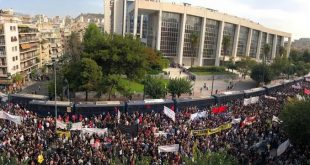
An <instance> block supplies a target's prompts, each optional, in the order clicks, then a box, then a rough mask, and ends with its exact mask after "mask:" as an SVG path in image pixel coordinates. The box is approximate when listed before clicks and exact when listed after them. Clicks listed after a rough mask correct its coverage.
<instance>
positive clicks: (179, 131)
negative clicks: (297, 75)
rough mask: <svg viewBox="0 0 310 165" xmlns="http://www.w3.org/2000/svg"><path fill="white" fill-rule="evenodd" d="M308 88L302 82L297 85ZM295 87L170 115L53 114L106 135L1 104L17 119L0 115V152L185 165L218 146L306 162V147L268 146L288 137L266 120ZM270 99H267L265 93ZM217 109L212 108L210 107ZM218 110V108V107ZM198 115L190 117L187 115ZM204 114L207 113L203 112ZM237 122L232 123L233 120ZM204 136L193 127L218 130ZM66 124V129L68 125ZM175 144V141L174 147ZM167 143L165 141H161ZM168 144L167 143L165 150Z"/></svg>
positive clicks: (57, 160) (250, 157)
mask: <svg viewBox="0 0 310 165" xmlns="http://www.w3.org/2000/svg"><path fill="white" fill-rule="evenodd" d="M301 85H304V86H305V85H306V86H307V87H309V84H301ZM301 92H303V90H302V89H293V88H292V87H286V88H284V89H281V91H275V92H273V93H272V94H270V97H269V98H268V97H263V96H260V98H259V101H258V102H256V103H251V104H249V105H247V106H245V105H244V100H240V99H237V100H233V101H232V102H231V103H230V104H227V105H217V106H214V107H205V108H203V109H197V108H196V107H195V106H192V107H187V108H184V109H181V110H179V112H174V113H173V114H175V121H173V120H172V119H171V118H169V117H168V116H167V115H166V114H165V113H164V112H161V113H155V112H148V113H139V112H134V113H132V114H130V113H120V112H119V110H117V109H115V113H113V114H112V113H111V114H110V113H106V114H102V115H97V116H93V117H89V118H87V117H83V116H82V115H78V114H76V115H69V114H66V115H64V116H58V118H57V120H58V122H59V123H66V124H68V125H69V127H70V126H72V123H73V124H74V123H78V122H82V125H83V129H87V128H89V129H91V128H98V130H101V129H104V128H107V129H108V133H107V134H98V133H94V134H91V133H83V131H79V130H75V131H66V130H65V129H67V128H65V129H63V130H61V129H59V131H62V132H61V135H57V134H56V132H55V130H56V129H55V123H56V122H55V119H54V118H53V117H51V116H47V117H44V118H42V117H38V116H37V115H36V114H35V113H33V112H29V111H27V110H26V109H24V108H23V107H19V106H18V105H12V104H9V105H5V106H3V107H2V109H3V111H5V112H6V113H8V114H11V115H16V116H22V117H23V121H22V124H20V125H16V124H15V123H13V122H11V121H10V120H3V119H1V120H0V142H1V143H0V154H2V155H3V156H6V157H8V158H15V159H16V161H17V162H18V163H21V162H23V161H29V162H30V163H34V164H39V163H40V162H43V163H44V164H50V165H54V164H55V165H56V164H68V165H75V164H89V165H90V164H111V163H112V161H115V160H116V159H119V160H120V161H121V162H122V163H123V164H135V162H136V161H138V160H140V159H141V158H142V157H143V156H149V157H151V160H150V164H152V165H157V164H163V163H164V162H165V161H167V162H168V163H169V164H175V165H178V164H184V158H189V159H192V158H193V155H194V154H195V153H194V148H197V149H199V150H200V151H201V152H203V153H206V152H208V151H212V152H213V151H223V150H226V151H227V152H228V153H229V154H231V155H232V156H234V157H235V158H237V160H238V162H239V164H284V165H286V164H287V165H288V164H306V161H307V158H309V157H310V155H309V148H306V149H305V150H303V151H302V150H300V149H299V148H296V147H295V146H289V147H288V148H287V149H286V151H285V152H284V153H283V154H281V155H279V156H277V154H275V150H276V149H277V148H278V146H279V145H280V144H281V143H283V142H284V141H286V140H287V136H286V134H285V133H284V132H283V131H282V130H281V129H280V123H278V122H273V121H272V119H273V116H278V115H279V113H280V111H281V108H282V107H283V104H284V103H285V102H286V100H287V97H294V96H295V95H296V94H298V93H301ZM273 97H274V98H276V100H274V99H270V98H273ZM216 107H221V108H222V109H221V111H217V113H214V112H215V111H213V110H214V108H216ZM223 108H224V109H223ZM198 112H199V114H200V115H197V116H198V117H195V118H192V117H191V116H192V114H196V113H197V114H198ZM204 112H206V113H204ZM232 121H236V122H232ZM227 123H228V126H231V125H230V123H233V124H232V126H231V128H230V127H227V128H226V129H223V130H217V132H215V133H209V135H207V134H206V135H199V136H198V135H197V136H196V135H195V134H194V133H192V132H191V131H192V130H204V129H210V128H220V126H223V125H225V124H226V125H227ZM69 129H70V128H69ZM175 144H177V145H175ZM173 145H174V146H178V149H177V150H178V152H160V153H159V152H158V148H159V146H173ZM168 148H169V147H168ZM170 149H171V150H174V149H175V148H173V147H170V148H169V149H167V150H168V151H169V150H170Z"/></svg>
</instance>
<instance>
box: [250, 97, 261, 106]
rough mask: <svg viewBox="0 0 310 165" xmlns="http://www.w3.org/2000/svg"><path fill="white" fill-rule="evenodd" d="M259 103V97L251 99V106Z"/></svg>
mask: <svg viewBox="0 0 310 165" xmlns="http://www.w3.org/2000/svg"><path fill="white" fill-rule="evenodd" d="M258 101H259V97H258V96H256V97H251V104H255V103H258Z"/></svg>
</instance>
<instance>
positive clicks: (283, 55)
mask: <svg viewBox="0 0 310 165" xmlns="http://www.w3.org/2000/svg"><path fill="white" fill-rule="evenodd" d="M279 55H280V57H287V56H286V49H285V47H284V46H280V47H279Z"/></svg>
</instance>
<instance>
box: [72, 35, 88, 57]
mask: <svg viewBox="0 0 310 165" xmlns="http://www.w3.org/2000/svg"><path fill="white" fill-rule="evenodd" d="M87 39H88V38H87ZM89 40H90V39H88V40H87V41H88V42H90V41H89ZM86 43H87V42H86ZM87 46H88V45H87ZM68 48H69V50H68V51H69V54H70V57H71V60H72V61H78V60H80V57H81V53H82V43H81V40H80V38H79V36H78V34H77V33H76V32H72V33H71V35H70V37H69V47H68Z"/></svg>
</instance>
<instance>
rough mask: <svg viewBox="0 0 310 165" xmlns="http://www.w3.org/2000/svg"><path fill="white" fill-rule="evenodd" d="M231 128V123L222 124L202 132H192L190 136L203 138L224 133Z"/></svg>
mask: <svg viewBox="0 0 310 165" xmlns="http://www.w3.org/2000/svg"><path fill="white" fill-rule="evenodd" d="M229 128H231V123H227V124H223V125H221V126H219V127H216V128H212V129H210V128H208V129H202V130H192V134H193V135H194V136H204V135H212V134H215V133H218V132H221V131H224V130H226V129H229Z"/></svg>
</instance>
